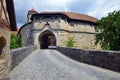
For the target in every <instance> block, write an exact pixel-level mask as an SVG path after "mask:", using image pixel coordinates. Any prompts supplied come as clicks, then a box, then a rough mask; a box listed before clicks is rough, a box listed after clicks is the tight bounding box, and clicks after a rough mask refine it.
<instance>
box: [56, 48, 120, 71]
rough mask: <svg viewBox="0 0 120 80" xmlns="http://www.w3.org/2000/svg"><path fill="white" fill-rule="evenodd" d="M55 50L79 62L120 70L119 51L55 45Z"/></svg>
mask: <svg viewBox="0 0 120 80" xmlns="http://www.w3.org/2000/svg"><path fill="white" fill-rule="evenodd" d="M57 50H58V51H60V52H62V53H63V54H64V55H66V56H69V57H70V58H72V59H74V60H77V61H79V62H83V63H87V64H92V65H95V66H99V67H103V68H106V69H111V70H115V71H118V72H120V52H117V51H97V50H83V49H75V48H66V47H57Z"/></svg>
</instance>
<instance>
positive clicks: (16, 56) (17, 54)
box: [10, 46, 36, 70]
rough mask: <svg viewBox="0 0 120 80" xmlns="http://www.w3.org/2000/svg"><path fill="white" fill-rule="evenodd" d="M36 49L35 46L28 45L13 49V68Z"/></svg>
mask: <svg viewBox="0 0 120 80" xmlns="http://www.w3.org/2000/svg"><path fill="white" fill-rule="evenodd" d="M35 49H36V47H35V46H28V47H23V48H18V49H13V50H11V54H10V56H11V62H10V63H11V70H12V69H13V68H15V67H16V66H17V65H19V63H20V62H21V61H22V60H23V59H24V58H25V57H27V56H28V55H29V54H30V53H32V52H33V51H34V50H35Z"/></svg>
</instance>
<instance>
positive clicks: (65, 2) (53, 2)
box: [33, 0, 74, 11]
mask: <svg viewBox="0 0 120 80" xmlns="http://www.w3.org/2000/svg"><path fill="white" fill-rule="evenodd" d="M72 2H74V0H59V1H58V0H44V1H40V0H36V1H34V2H33V3H34V7H35V9H37V10H38V11H68V10H69V9H68V6H69V5H70V4H72Z"/></svg>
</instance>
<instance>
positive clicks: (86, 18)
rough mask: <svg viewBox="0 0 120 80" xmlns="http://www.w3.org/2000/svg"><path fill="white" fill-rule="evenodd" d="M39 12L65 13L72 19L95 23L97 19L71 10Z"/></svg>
mask: <svg viewBox="0 0 120 80" xmlns="http://www.w3.org/2000/svg"><path fill="white" fill-rule="evenodd" d="M39 14H63V15H66V16H67V17H68V18H70V19H74V20H83V21H89V22H93V23H96V21H97V19H96V18H94V17H92V16H88V15H85V14H80V13H73V12H41V13H39Z"/></svg>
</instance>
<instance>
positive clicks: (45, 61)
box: [9, 49, 120, 80]
mask: <svg viewBox="0 0 120 80" xmlns="http://www.w3.org/2000/svg"><path fill="white" fill-rule="evenodd" d="M9 77H10V80H120V73H117V72H113V71H110V70H106V69H102V68H98V67H95V66H91V65H87V64H84V63H80V62H76V61H74V60H72V59H70V58H68V57H66V56H64V55H63V54H61V53H60V52H58V51H56V50H49V49H48V50H36V51H34V52H33V53H31V54H30V55H29V56H28V57H26V59H24V60H23V61H22V62H21V63H20V64H19V65H18V66H17V67H16V68H15V69H14V70H13V71H12V72H11V73H10V75H9Z"/></svg>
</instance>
